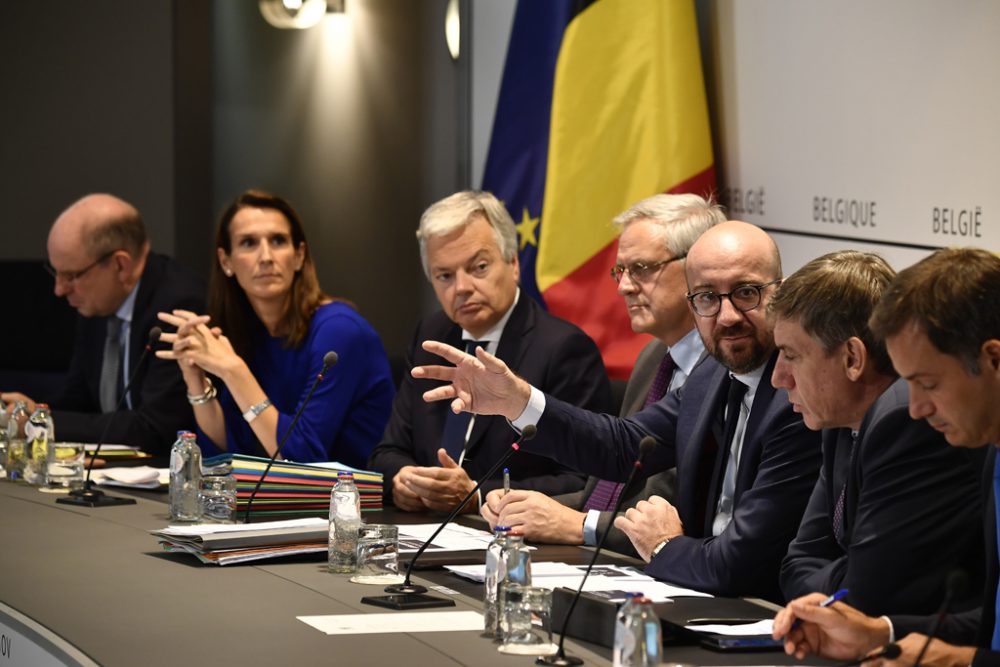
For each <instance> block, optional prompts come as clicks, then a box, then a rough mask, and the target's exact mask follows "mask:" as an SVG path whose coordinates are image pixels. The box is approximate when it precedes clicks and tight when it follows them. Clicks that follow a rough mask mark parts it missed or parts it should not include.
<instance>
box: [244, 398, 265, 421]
mask: <svg viewBox="0 0 1000 667" xmlns="http://www.w3.org/2000/svg"><path fill="white" fill-rule="evenodd" d="M269 407H271V399H270V398H265V399H264V400H263V401H261V402H260V403H258V404H257V405H251V406H250V408H249V409H248V410H247V411H246V412H244V413H243V419H246V420H247V423H248V424H249V423H250V422H252V421H253V420H254V419H257V417H259V416H260V413H262V412H264V410H267V409H268V408H269Z"/></svg>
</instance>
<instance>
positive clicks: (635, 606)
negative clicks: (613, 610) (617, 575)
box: [611, 593, 663, 667]
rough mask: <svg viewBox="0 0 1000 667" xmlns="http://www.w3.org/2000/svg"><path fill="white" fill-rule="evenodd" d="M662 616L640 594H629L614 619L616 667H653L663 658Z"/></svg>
mask: <svg viewBox="0 0 1000 667" xmlns="http://www.w3.org/2000/svg"><path fill="white" fill-rule="evenodd" d="M662 646H663V635H662V629H661V627H660V617H659V616H657V615H656V610H655V609H653V603H652V601H651V600H649V599H648V598H644V597H642V594H641V593H628V594H627V597H626V600H625V604H623V605H622V607H621V609H619V610H618V615H617V616H616V618H615V645H614V648H613V649H612V652H611V662H612V665H614V667H654V666H656V665H659V664H660V660H661V657H662V655H661V654H662Z"/></svg>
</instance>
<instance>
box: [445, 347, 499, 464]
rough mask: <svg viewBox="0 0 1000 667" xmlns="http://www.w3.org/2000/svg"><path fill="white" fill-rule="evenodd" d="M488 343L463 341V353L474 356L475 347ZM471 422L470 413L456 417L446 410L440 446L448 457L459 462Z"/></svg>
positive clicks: (449, 410)
mask: <svg viewBox="0 0 1000 667" xmlns="http://www.w3.org/2000/svg"><path fill="white" fill-rule="evenodd" d="M488 342H489V341H485V340H484V341H475V340H467V341H465V351H466V353H468V354H471V355H475V354H476V348H477V347H483V346H484V345H486V344H487V343H488ZM471 421H472V413H470V412H460V413H458V414H457V415H456V414H455V413H454V412H452V411H451V409H450V408H448V413H447V417H445V420H444V432H443V433H442V434H441V446H442V447H444V450H445V451H446V452H448V456H450V457H451V458H453V459H455V461H456V462H457V461H459V460H460V459H461V456H462V451H463V450H464V449H465V436H466V435H467V434H468V432H469V423H470V422H471Z"/></svg>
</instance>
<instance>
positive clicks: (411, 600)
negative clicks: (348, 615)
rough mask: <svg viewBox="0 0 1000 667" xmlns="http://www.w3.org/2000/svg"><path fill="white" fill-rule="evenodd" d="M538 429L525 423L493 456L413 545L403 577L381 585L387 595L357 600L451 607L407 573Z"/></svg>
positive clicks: (392, 606)
mask: <svg viewBox="0 0 1000 667" xmlns="http://www.w3.org/2000/svg"><path fill="white" fill-rule="evenodd" d="M537 432H538V429H537V428H535V425H534V424H528V425H527V426H525V427H524V429H523V430H522V431H521V437H520V438H518V439H517V440H516V441H515V442H514V443H513V444H511V446H510V449H508V450H507V451H506V452H505V453H504V455H503V456H501V457H500V458H499V459H497V462H496V463H494V464H493V466H492V467H491V468H490V469H489V470H487V471H486V473H485V474H484V475H483V476H482V477H480V478H479V481H478V482H476V485H475V486H474V487H472V491H469V493H468V494H467V495H466V496H465V498H464V499H463V500H462V502H460V503H459V504H458V505H457V506H456V507H455V509H453V510H452V511H451V514H449V515H448V516H447V517H446V518H445V520H444V521H442V522H441V525H440V526H438V527H437V530H435V531H434V533H433V534H432V535H431V536H430V538H428V540H427V541H426V542H424V543H423V544H421V545H420V548H419V549H417V553H415V554H413V558H411V559H410V562H409V563H407V565H406V578H405V579H404V580H403V583H401V584H392V585H391V586H386V587H385V592H386V593H389V595H379V596H366V597H363V598H361V601H362V602H364V603H365V604H373V605H375V606H377V607H389V608H390V609H422V608H426V607H454V606H455V601H454V600H449V599H446V598H436V597H434V596H431V595H424V594H425V593H426V592H427V587H426V586H421V585H420V584H411V583H410V574H412V572H413V565H414V563H416V562H417V559H419V558H420V556H421V554H423V553H424V551H426V550H427V547H428V546H430V543H431V542H433V541H434V538H435V537H437V536H438V535H440V534H441V531H442V530H444V528H445V526H447V525H448V524H449V523H451V522H452V520H454V518H455V517H456V516H458V513H459V512H461V511H462V508H464V507H465V506H466V505H467V504H468V503H469V500H471V499H472V496H474V495H476V492H477V491H479V487H481V486H482V485H483V482H485V481H486V480H488V479H490V478H491V477H493V474H494V473H496V471H497V470H499V469H500V466H502V465H503V464H504V463H506V462H507V461H508V460H509V459H510V457H512V456H513V455H514V454H515V453H516V452H517V451H518V450H520V449H521V443H522V442H526V441H528V440H531V439H532V438H534V437H535V433H537Z"/></svg>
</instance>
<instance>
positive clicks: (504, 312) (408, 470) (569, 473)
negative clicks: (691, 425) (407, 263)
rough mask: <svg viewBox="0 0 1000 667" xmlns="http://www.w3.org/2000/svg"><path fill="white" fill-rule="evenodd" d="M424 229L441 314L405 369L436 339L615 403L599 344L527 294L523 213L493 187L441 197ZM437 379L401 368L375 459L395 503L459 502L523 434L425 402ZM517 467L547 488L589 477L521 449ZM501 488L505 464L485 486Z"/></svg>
mask: <svg viewBox="0 0 1000 667" xmlns="http://www.w3.org/2000/svg"><path fill="white" fill-rule="evenodd" d="M417 238H418V239H419V241H420V250H421V259H422V261H423V265H424V271H425V273H426V274H427V278H428V279H429V280H430V281H431V285H433V287H434V292H435V294H436V295H437V298H438V301H439V302H440V304H441V308H442V311H438V312H436V313H434V314H432V315H430V316H429V317H427V318H425V319H424V320H423V321H422V322H421V323H420V324H419V325H418V326H417V331H416V335H415V337H414V340H413V345H412V347H411V349H410V351H409V354H408V356H407V367H408V368H410V367H412V366H414V365H423V364H426V363H428V362H430V361H431V360H432V358H433V357H432V355H430V354H429V353H427V352H425V351H423V350H422V349H421V348H420V341H423V340H426V339H428V338H432V339H437V340H445V341H448V342H449V343H450V344H451V345H455V346H459V347H470V349H471V347H475V346H482V347H484V348H485V349H487V350H489V351H491V352H493V353H494V354H496V355H497V356H498V357H499V358H501V359H504V360H505V361H506V362H507V363H508V364H509V365H510V366H511V367H512V368H515V369H517V371H518V372H519V373H521V374H522V375H523V376H524V377H525V378H528V379H529V380H530V381H531V382H534V383H537V384H539V385H540V386H543V387H545V388H546V391H550V392H552V393H553V394H554V395H558V396H560V397H562V398H563V399H565V400H567V401H569V402H571V403H573V404H576V405H580V406H583V407H587V408H590V409H597V410H601V409H608V407H609V406H610V404H611V389H610V386H609V384H608V379H607V374H606V373H605V370H604V364H603V363H602V361H601V357H600V354H599V352H598V350H597V346H596V345H595V344H594V342H593V341H592V340H591V339H590V338H589V337H587V335H586V334H584V333H583V332H582V331H580V330H579V329H577V328H576V327H575V326H573V325H572V324H569V323H568V322H565V321H563V320H560V319H558V318H556V317H554V316H552V315H549V314H548V313H546V312H545V311H544V310H542V308H540V307H539V306H538V305H537V304H536V303H535V302H534V301H533V300H532V299H531V298H530V297H528V296H527V295H525V294H522V293H521V292H520V289H519V288H518V279H519V276H520V273H519V271H520V267H519V265H518V261H517V236H516V232H515V227H514V221H513V220H511V218H510V215H509V214H508V213H507V211H506V209H504V207H503V204H501V203H500V202H499V201H497V199H496V198H495V197H494V196H493V195H491V194H489V193H484V192H459V193H456V194H454V195H451V196H450V197H447V198H445V199H443V200H441V201H439V202H437V203H435V204H433V205H432V206H431V207H430V208H428V209H427V211H425V212H424V214H423V216H422V217H421V219H420V229H419V231H418V232H417ZM428 388H430V387H428V386H424V383H418V382H416V381H414V379H413V378H412V377H410V376H409V374H407V376H406V377H404V379H403V383H402V386H401V387H400V390H399V392H398V393H397V394H396V398H395V401H394V402H393V409H392V415H391V417H390V419H389V424H388V426H387V427H386V430H385V434H384V436H383V438H382V442H380V443H379V444H378V446H377V447H376V448H375V451H373V452H372V455H371V457H370V459H369V461H368V467H369V468H371V469H372V470H375V471H378V472H381V473H382V474H383V475H384V477H385V491H386V500H387V501H390V502H392V503H394V504H395V505H396V506H397V507H400V508H402V509H404V510H408V511H421V510H425V509H431V510H437V511H450V510H452V509H454V507H455V506H456V505H458V503H459V502H460V501H461V499H462V498H464V497H465V496H466V495H467V494H468V493H469V491H471V490H472V488H473V486H475V483H476V481H477V480H479V479H480V478H481V477H482V475H483V474H485V472H486V471H487V470H488V469H489V468H490V467H491V466H492V465H493V464H494V463H495V462H496V461H497V459H499V458H500V457H501V456H502V455H503V454H504V453H505V452H506V451H507V450H508V449H509V447H510V445H511V443H512V442H513V439H514V433H513V432H512V431H511V430H510V427H508V426H507V424H506V423H505V422H504V420H503V419H502V418H499V417H477V418H470V417H469V416H468V415H464V416H456V415H452V414H450V413H449V411H448V409H447V406H445V405H444V404H427V403H425V402H424V401H423V400H421V396H420V395H421V393H422V392H423V391H424V390H425V389H428ZM508 468H509V470H510V479H511V484H512V486H514V487H516V488H522V489H534V490H538V491H542V492H544V493H547V494H555V493H565V492H567V491H573V490H575V489H579V488H580V487H581V486H583V482H584V478H583V476H582V475H580V474H579V473H577V472H575V471H574V470H573V469H571V468H569V467H567V466H565V465H562V464H560V463H557V462H555V461H552V460H550V459H548V458H545V457H543V456H536V455H531V454H526V453H523V452H522V453H519V454H518V455H517V456H515V457H514V458H512V459H511V460H510V462H509V464H508ZM501 485H502V481H501V477H500V475H499V473H498V474H497V475H496V476H495V477H494V478H493V479H489V480H486V482H485V483H484V485H483V487H482V489H483V491H484V492H488V491H490V490H492V489H495V488H497V487H499V486H501ZM477 507H478V504H477V505H476V506H474V507H470V508H469V509H470V511H475V509H476V508H477Z"/></svg>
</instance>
